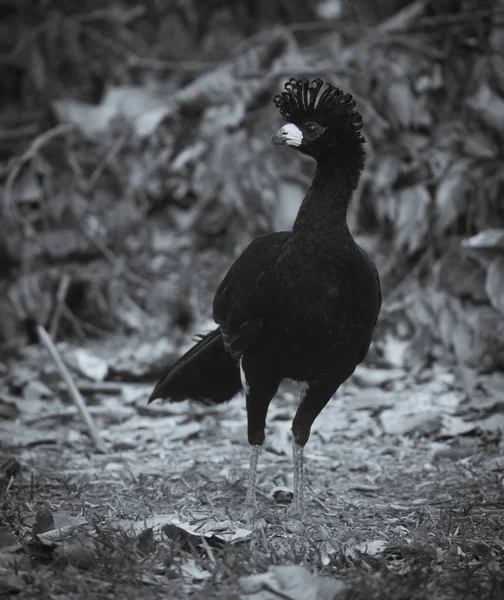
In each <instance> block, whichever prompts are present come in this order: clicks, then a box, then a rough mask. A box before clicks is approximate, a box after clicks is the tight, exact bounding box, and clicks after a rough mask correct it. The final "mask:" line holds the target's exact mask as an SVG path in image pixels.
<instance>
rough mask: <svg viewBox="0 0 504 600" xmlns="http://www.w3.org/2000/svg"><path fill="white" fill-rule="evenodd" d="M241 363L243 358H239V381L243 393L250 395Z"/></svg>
mask: <svg viewBox="0 0 504 600" xmlns="http://www.w3.org/2000/svg"><path fill="white" fill-rule="evenodd" d="M242 362H243V358H240V379H241V384H242V388H243V391H244V392H245V393H246V394H249V393H250V386H249V384H248V382H247V378H246V376H245V371H244V370H243V365H242Z"/></svg>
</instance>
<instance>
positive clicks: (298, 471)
mask: <svg viewBox="0 0 504 600" xmlns="http://www.w3.org/2000/svg"><path fill="white" fill-rule="evenodd" d="M292 459H293V463H294V512H295V513H296V514H298V515H299V516H303V512H304V475H303V472H304V447H303V446H300V445H299V444H297V443H296V442H294V441H293V442H292Z"/></svg>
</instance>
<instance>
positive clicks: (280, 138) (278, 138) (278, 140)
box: [271, 127, 286, 146]
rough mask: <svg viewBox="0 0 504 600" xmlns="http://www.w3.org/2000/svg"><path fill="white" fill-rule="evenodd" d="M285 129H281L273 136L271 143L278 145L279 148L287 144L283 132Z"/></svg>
mask: <svg viewBox="0 0 504 600" xmlns="http://www.w3.org/2000/svg"><path fill="white" fill-rule="evenodd" d="M282 130H283V127H282V128H281V129H279V130H278V131H275V133H274V134H273V135H272V136H271V143H272V144H276V145H277V146H281V145H283V144H285V139H286V138H285V134H284V132H283V131H282Z"/></svg>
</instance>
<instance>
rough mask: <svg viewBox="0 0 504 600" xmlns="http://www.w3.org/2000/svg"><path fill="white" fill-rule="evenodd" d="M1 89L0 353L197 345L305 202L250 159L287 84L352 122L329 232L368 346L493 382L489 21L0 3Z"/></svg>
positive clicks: (226, 5)
mask: <svg viewBox="0 0 504 600" xmlns="http://www.w3.org/2000/svg"><path fill="white" fill-rule="evenodd" d="M0 72H1V75H0V81H1V85H2V92H1V98H0V103H1V104H0V186H1V188H0V191H1V198H0V344H1V346H0V348H1V351H2V352H6V351H7V352H10V351H11V349H12V347H18V346H20V345H21V346H22V345H24V344H26V343H29V342H32V341H35V339H36V336H35V325H36V324H43V325H44V326H46V327H47V328H48V329H49V331H50V333H51V335H52V336H53V337H55V338H58V339H65V338H70V337H77V338H78V339H80V340H85V339H87V338H89V337H102V336H104V335H105V334H106V333H107V332H109V333H110V332H120V333H121V334H122V335H124V334H125V333H126V334H138V335H144V336H147V337H150V338H151V339H154V338H155V337H161V336H165V335H170V336H172V337H173V338H174V339H183V338H184V336H187V332H188V331H192V330H193V328H194V327H196V326H198V325H199V326H201V323H202V322H204V321H205V319H207V318H208V317H209V316H210V306H211V295H212V293H213V291H214V289H215V287H216V283H217V281H218V278H219V277H220V276H222V274H223V273H224V272H225V270H226V268H227V267H228V266H229V264H230V261H231V260H232V258H233V257H234V256H235V255H236V254H237V253H239V252H241V251H242V250H243V249H244V247H245V246H246V244H247V243H248V242H249V241H250V240H251V239H252V238H253V237H255V236H257V235H258V234H260V233H263V232H266V231H270V230H275V229H277V230H281V229H286V228H289V227H290V226H291V224H292V221H293V219H294V217H295V214H296V212H297V209H298V206H299V203H300V202H301V200H302V198H303V195H304V192H305V191H306V188H307V187H308V185H309V182H310V178H311V174H312V173H313V164H312V163H311V162H310V161H309V160H308V159H306V158H304V157H303V156H301V155H298V154H297V153H294V152H289V151H286V152H283V151H282V150H278V149H273V148H271V147H270V142H269V140H270V136H271V133H272V132H273V131H274V130H275V128H276V127H278V126H279V124H280V117H279V115H278V113H277V111H276V109H275V108H274V106H273V104H272V102H271V98H272V96H273V95H274V94H275V93H277V92H278V91H279V90H280V89H281V87H282V86H283V83H284V82H285V81H286V80H287V79H288V78H289V77H290V76H299V75H306V76H308V77H315V76H319V77H321V78H323V79H327V80H329V81H331V82H332V83H334V84H336V85H339V86H340V87H342V88H344V89H345V90H346V91H350V92H351V93H352V94H353V95H354V96H355V98H356V100H357V104H358V107H359V110H360V111H361V112H362V114H363V117H364V122H365V130H364V133H365V136H366V138H367V141H368V144H367V152H368V160H367V167H366V171H365V173H364V176H363V178H362V182H361V185H360V188H359V190H358V193H357V194H356V195H355V197H354V201H353V203H352V206H351V209H350V214H349V222H350V226H351V228H352V230H353V231H354V233H355V235H356V237H357V239H358V241H359V242H360V243H361V244H362V245H363V246H364V247H365V248H366V249H367V250H368V251H369V252H370V253H371V254H372V255H373V257H374V258H375V260H376V262H377V264H378V267H379V270H380V272H381V277H382V282H383V287H384V292H385V305H384V309H383V311H382V315H381V319H380V325H379V328H380V329H379V330H380V333H381V339H382V341H384V346H383V347H386V339H387V336H389V335H391V334H392V335H393V336H394V339H395V340H399V341H400V342H401V343H403V344H404V348H405V352H404V353H402V354H401V357H402V358H401V360H405V361H406V362H407V363H408V364H409V365H410V366H411V367H412V368H416V367H418V366H419V365H422V364H425V363H427V362H429V361H432V360H434V359H436V358H439V357H440V356H441V355H442V356H448V355H449V356H452V357H453V358H454V360H455V361H456V362H457V363H458V364H459V365H465V366H467V367H469V368H470V369H472V370H476V371H491V370H494V369H498V368H503V367H504V196H503V192H504V168H503V148H504V143H503V142H504V2H503V1H502V0H479V1H477V0H416V1H408V0H386V1H380V0H347V1H344V0H304V1H286V0H256V1H253V0H248V1H243V2H235V1H233V0H208V1H206V0H144V1H143V2H141V3H139V2H137V1H136V0H122V1H121V0H101V1H100V2H97V1H93V0H84V1H80V2H75V1H70V2H68V1H66V2H64V1H63V0H0ZM377 352H378V355H377V356H375V358H376V359H377V360H378V361H379V360H380V356H379V354H380V350H379V349H378V350H377ZM389 354H390V353H389ZM389 362H390V361H389Z"/></svg>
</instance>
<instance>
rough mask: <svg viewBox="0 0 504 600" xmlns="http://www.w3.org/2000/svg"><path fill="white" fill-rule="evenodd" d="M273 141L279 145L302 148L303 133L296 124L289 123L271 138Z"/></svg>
mask: <svg viewBox="0 0 504 600" xmlns="http://www.w3.org/2000/svg"><path fill="white" fill-rule="evenodd" d="M271 141H272V142H273V144H277V145H287V146H301V144H302V142H303V133H302V131H301V130H300V129H299V127H297V126H296V125H294V123H287V125H284V126H283V127H281V128H280V129H279V130H278V131H277V132H275V133H274V134H273V135H272V136H271Z"/></svg>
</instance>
